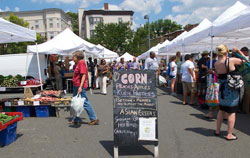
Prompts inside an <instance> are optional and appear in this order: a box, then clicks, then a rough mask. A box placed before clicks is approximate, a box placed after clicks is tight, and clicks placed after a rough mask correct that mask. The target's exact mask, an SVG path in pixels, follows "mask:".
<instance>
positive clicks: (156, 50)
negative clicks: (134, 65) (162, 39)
mask: <svg viewBox="0 0 250 158" xmlns="http://www.w3.org/2000/svg"><path fill="white" fill-rule="evenodd" d="M161 46H162V44H160V43H158V44H157V45H156V46H154V47H152V48H150V49H149V50H148V51H146V52H145V53H143V54H141V55H140V56H138V59H139V60H140V59H146V58H148V57H149V55H150V52H155V54H156V55H157V54H158V50H159V48H160V47H161Z"/></svg>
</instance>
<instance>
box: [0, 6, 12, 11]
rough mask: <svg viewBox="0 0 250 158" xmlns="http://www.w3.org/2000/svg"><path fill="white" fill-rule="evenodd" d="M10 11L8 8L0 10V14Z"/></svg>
mask: <svg viewBox="0 0 250 158" xmlns="http://www.w3.org/2000/svg"><path fill="white" fill-rule="evenodd" d="M7 11H10V8H9V7H8V6H6V7H5V9H0V12H7Z"/></svg>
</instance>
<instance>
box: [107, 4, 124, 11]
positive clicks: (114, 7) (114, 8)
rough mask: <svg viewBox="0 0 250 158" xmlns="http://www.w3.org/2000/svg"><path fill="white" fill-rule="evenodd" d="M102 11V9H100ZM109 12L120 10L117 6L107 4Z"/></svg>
mask: <svg viewBox="0 0 250 158" xmlns="http://www.w3.org/2000/svg"><path fill="white" fill-rule="evenodd" d="M102 9H104V7H102ZM109 10H122V9H121V8H120V7H119V6H118V5H114V4H109Z"/></svg>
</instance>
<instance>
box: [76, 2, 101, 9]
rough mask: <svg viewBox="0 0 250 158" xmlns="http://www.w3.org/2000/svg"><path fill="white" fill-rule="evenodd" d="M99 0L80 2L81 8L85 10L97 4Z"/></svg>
mask: <svg viewBox="0 0 250 158" xmlns="http://www.w3.org/2000/svg"><path fill="white" fill-rule="evenodd" d="M100 2H101V0H81V6H80V7H81V8H86V7H88V6H90V5H91V4H99V3H100Z"/></svg>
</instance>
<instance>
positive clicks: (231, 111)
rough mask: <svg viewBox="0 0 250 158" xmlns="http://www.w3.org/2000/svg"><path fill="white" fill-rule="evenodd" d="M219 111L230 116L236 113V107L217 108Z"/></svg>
mask: <svg viewBox="0 0 250 158" xmlns="http://www.w3.org/2000/svg"><path fill="white" fill-rule="evenodd" d="M219 107H220V110H221V111H224V112H226V113H229V114H232V113H236V112H237V111H238V109H239V108H238V106H232V107H230V106H221V105H220V106H219Z"/></svg>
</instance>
